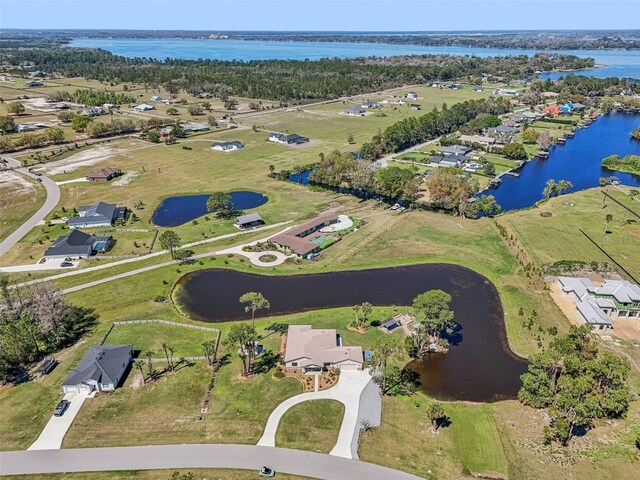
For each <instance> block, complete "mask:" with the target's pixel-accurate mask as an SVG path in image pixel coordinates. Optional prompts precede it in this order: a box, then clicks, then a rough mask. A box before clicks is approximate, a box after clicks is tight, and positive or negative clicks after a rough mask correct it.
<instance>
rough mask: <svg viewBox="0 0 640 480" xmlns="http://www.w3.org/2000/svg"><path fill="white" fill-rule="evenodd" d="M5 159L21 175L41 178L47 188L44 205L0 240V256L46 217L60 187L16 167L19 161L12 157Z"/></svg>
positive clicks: (56, 198)
mask: <svg viewBox="0 0 640 480" xmlns="http://www.w3.org/2000/svg"><path fill="white" fill-rule="evenodd" d="M5 160H7V162H8V164H9V166H11V167H13V168H14V171H15V172H18V173H21V174H22V175H26V176H27V177H31V178H34V179H35V178H40V179H41V180H42V185H44V188H45V189H46V190H47V199H46V200H45V202H44V205H42V207H40V209H39V210H38V211H37V212H36V213H35V214H34V215H33V216H32V217H31V218H30V219H28V220H27V221H26V222H24V223H23V224H22V225H21V226H20V227H18V228H17V229H16V230H15V231H14V232H13V233H11V234H10V235H9V236H8V237H7V238H5V239H4V240H2V242H0V256H2V255H4V254H5V253H7V252H8V251H9V249H10V248H11V247H13V246H14V245H15V244H16V243H18V242H19V241H20V239H22V237H24V236H25V235H26V234H27V233H29V232H30V231H31V230H32V229H33V228H35V227H36V226H37V225H38V223H40V222H41V221H42V220H44V217H46V216H47V215H48V214H49V213H50V212H51V211H52V210H53V209H54V208H55V207H56V205H57V204H58V202H59V201H60V188H58V185H56V182H54V181H53V180H51V179H50V178H49V177H45V176H44V175H43V176H40V177H38V176H37V175H34V174H33V173H31V172H29V171H28V170H27V169H26V168H16V167H18V166H19V165H20V162H18V161H17V160H15V159H13V158H8V157H7V158H5Z"/></svg>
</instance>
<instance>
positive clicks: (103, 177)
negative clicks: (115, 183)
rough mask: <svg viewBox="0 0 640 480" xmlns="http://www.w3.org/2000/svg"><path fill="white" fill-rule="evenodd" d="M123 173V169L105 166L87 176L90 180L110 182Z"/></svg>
mask: <svg viewBox="0 0 640 480" xmlns="http://www.w3.org/2000/svg"><path fill="white" fill-rule="evenodd" d="M120 175H122V170H120V169H119V168H113V167H104V168H99V169H97V170H94V171H93V172H91V173H89V174H88V175H87V176H86V179H87V180H88V181H90V182H108V181H109V180H112V179H114V178H116V177H119V176H120Z"/></svg>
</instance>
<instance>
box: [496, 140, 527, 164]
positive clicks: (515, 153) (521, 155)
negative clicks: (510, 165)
mask: <svg viewBox="0 0 640 480" xmlns="http://www.w3.org/2000/svg"><path fill="white" fill-rule="evenodd" d="M502 153H503V154H504V156H505V157H507V158H510V159H512V160H526V159H527V151H526V150H525V149H524V146H523V145H522V144H521V143H508V144H506V145H505V146H504V147H502Z"/></svg>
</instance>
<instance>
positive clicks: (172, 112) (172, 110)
mask: <svg viewBox="0 0 640 480" xmlns="http://www.w3.org/2000/svg"><path fill="white" fill-rule="evenodd" d="M178 113H179V112H178V109H177V108H175V107H169V108H167V115H178Z"/></svg>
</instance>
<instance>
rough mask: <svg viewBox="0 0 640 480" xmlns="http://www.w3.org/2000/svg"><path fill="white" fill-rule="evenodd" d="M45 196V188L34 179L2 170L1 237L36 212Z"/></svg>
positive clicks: (0, 190)
mask: <svg viewBox="0 0 640 480" xmlns="http://www.w3.org/2000/svg"><path fill="white" fill-rule="evenodd" d="M44 197H45V190H44V188H43V187H42V186H41V185H39V184H38V183H37V182H35V181H34V180H32V179H30V178H28V177H26V176H24V175H20V174H19V173H15V172H10V171H5V172H0V218H1V220H0V239H4V238H6V237H7V236H8V235H9V234H10V233H11V232H13V231H14V230H15V229H16V228H18V227H19V226H20V225H22V223H23V222H24V221H26V220H27V219H28V218H29V217H31V215H33V214H34V213H36V212H37V211H38V209H39V208H40V207H41V206H42V204H43V203H44Z"/></svg>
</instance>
